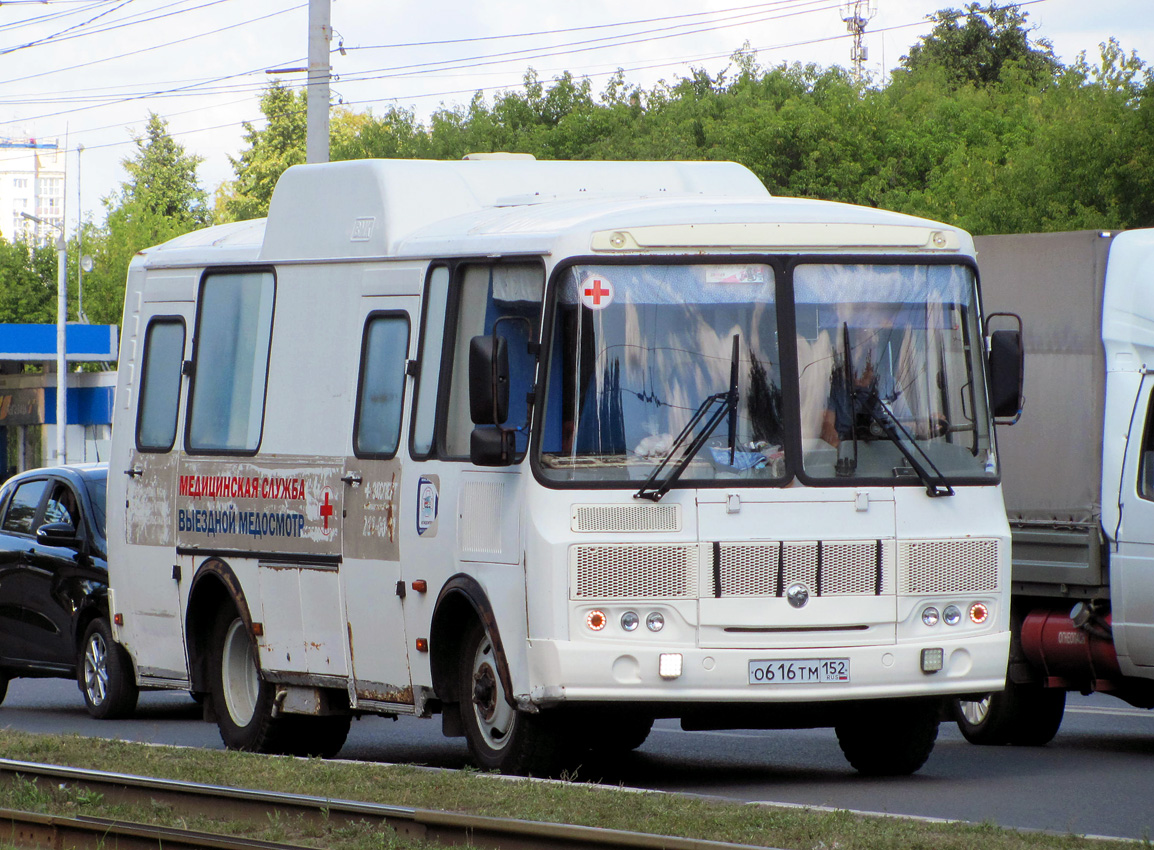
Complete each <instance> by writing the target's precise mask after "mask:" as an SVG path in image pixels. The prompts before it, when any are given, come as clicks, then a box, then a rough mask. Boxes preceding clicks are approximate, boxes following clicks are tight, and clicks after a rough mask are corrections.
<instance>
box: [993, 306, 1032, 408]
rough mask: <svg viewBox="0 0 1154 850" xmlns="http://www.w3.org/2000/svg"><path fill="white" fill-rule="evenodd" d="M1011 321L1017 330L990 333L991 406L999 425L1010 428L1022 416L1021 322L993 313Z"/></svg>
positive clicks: (1023, 352)
mask: <svg viewBox="0 0 1154 850" xmlns="http://www.w3.org/2000/svg"><path fill="white" fill-rule="evenodd" d="M996 317H1000V318H1012V319H1014V320H1015V321H1016V322H1017V325H1018V326H1017V328H1015V329H1012V330H996V331H993V332H991V333H990V406H991V408H992V409H993V414H994V419H995V420H1002V421H999V422H998V424H999V425H1013V424H1014V423H1015V422H1017V421H1018V420H1019V419H1020V418H1021V417H1022V390H1023V386H1024V382H1025V357H1026V354H1025V349H1024V348H1023V346H1022V319H1021V317H1020V316H1017V315H1015V314H1013V313H992V314H991V315H990V316H989V317H988V319H987V321H989V319H993V318H996Z"/></svg>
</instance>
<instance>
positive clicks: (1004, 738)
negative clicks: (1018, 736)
mask: <svg viewBox="0 0 1154 850" xmlns="http://www.w3.org/2000/svg"><path fill="white" fill-rule="evenodd" d="M1010 701H1011V702H1012V699H1011V700H1010ZM1006 703H1007V696H1006V691H997V692H995V693H992V694H986V695H985V696H984V697H982V698H981V699H974V700H970V699H956V700H954V706H953V708H954V719H955V720H957V722H958V729H959V730H960V731H961V733H962V736H963V737H964V738H965V739H966V740H967V741H969V742H970V743H971V744H978V745H983V746H1000V745H1002V744H1008V743H1010V735H1011V733H1012V732H1013V728H1012V727H1013V725H1014V723H1015V720H1016V718H1015V717H1014V712H1013V707H1012V706H1007V705H1006Z"/></svg>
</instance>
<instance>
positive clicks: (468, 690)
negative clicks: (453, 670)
mask: <svg viewBox="0 0 1154 850" xmlns="http://www.w3.org/2000/svg"><path fill="white" fill-rule="evenodd" d="M498 663H499V662H498V660H497V658H496V654H495V652H494V649H493V641H492V639H491V638H490V637H489V633H488V632H487V631H486V630H485V627H484V626H483V625H482V624H481V623H479V622H477V621H473V623H472V624H471V625H470V626H469V630H468V632H467V633H466V635H465V643H464V652H463V653H462V654H461V660H460V666H459V668H458V679H457V687H458V692H459V694H460V702H459V703H458V705H459V707H460V713H461V723H462V725H463V727H464V730H465V739H466V740H467V741H468V744H469V753H470V754H471V755H472V757H473V761H474V762H476V764H477V766H478V767H480V768H483V769H485V770H499V771H501V772H502V773H511V774H517V775H529V774H533V775H537V776H547V775H551V774H552V773H554V772H555V771H556V770H557V769H558V768H559V767H560V759H559V757H558V754H559V752H560V744H559V738H558V736H556V735H554V734H553V733H552V730H551V729H550V726H551V725H552V724H550V723H549V721H548V718H547V717H543V716H542V715H540V714H528V713H526V712H522V711H518V710H517V709H515V708H513V706H511V705H509V702H508V700H506V698H505V688H504V686H503V685H502V684H501V677H500V675H499V674H498Z"/></svg>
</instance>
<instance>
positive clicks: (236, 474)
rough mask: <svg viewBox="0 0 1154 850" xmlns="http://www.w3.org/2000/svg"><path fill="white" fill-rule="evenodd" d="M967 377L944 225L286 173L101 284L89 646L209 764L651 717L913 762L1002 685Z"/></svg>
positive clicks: (495, 745) (979, 416) (1001, 583)
mask: <svg viewBox="0 0 1154 850" xmlns="http://www.w3.org/2000/svg"><path fill="white" fill-rule="evenodd" d="M1003 333H1006V332H1003ZM986 350H987V346H986V332H985V328H984V325H983V320H982V315H981V312H980V299H979V295H978V283H977V275H976V268H975V261H974V252H973V243H972V240H971V238H970V236H969V235H968V234H966V233H964V232H962V231H959V230H957V229H955V228H951V227H948V226H945V225H941V224H937V223H935V222H931V221H925V220H921V219H915V218H910V217H907V216H901V215H896V214H892V213H887V212H881V211H877V210H870V209H862V208H857V207H851V206H845V205H837V204H830V203H823V202H816V201H803V200H795V199H786V198H773V197H770V195H769V194H768V193H767V192H766V191H765V188H764V187H763V186H762V184H761V183H760V181H758V180H757V178H756V177H755V176H754V175H753V174H752V173H751V172H749V171H748V170H746V169H745V168H743V167H741V166H738V165H735V164H732V163H716V162H715V163H702V162H669V163H661V162H642V163H637V162H628V163H616V162H537V161H535V160H533V159H532V157H523V156H516V155H504V156H499V155H498V156H494V155H486V156H482V157H478V158H473V157H470V158H467V160H466V161H458V162H432V161H388V160H373V161H359V162H342V163H333V164H325V165H307V166H298V167H294V168H291V169H289V170H288V171H287V172H286V173H285V174H284V175H283V176H282V177H281V179H280V181H279V183H278V185H277V187H276V191H275V194H274V196H273V199H272V203H271V207H270V210H269V215H268V217H267V219H264V220H259V221H248V222H241V223H237V224H228V225H222V226H218V227H213V228H210V229H207V230H204V231H201V232H197V233H192V234H189V235H187V236H183V237H180V238H178V239H175V240H173V241H171V242H169V243H167V244H164V245H161V246H158V247H156V248H153V249H150V250H148V251H144V252H142V253H141V254H140V255H139V256H137V257H136V259H135V260H134V261H133V262H132V265H131V268H130V270H129V273H128V282H127V293H126V298H125V309H124V320H123V343H122V348H121V352H122V359H121V363H120V376H119V384H118V387H117V396H116V413H115V420H114V430H113V434H114V437H113V449H112V458H111V465H112V469H113V473H112V474H110V479H111V483H110V485H109V505H110V506H115V509H111V510H110V511H109V515H110V516H109V538H110V549H111V552H110V557H109V561H110V563H111V565H112V566H111V568H110V573H111V598H112V610H113V612H114V625H115V636H116V638H117V639H118V640H119V642H120V643H121V644H122V645H123V646H124V647H125V648H126V649H127V651H128V652H129V653H130V655H131V659H132V664H133V667H134V673H135V676H136V679H137V682H138V684H139V686H140V687H142V688H173V689H187V690H190V691H192V692H193V693H194V694H196V695H198V696H201V697H203V702H204V706H205V712H206V718H207V719H215V721H216V722H217V724H218V725H219V728H220V731H221V735H222V738H223V739H224V741H225V743H226V744H227V745H228V746H230V747H234V748H240V749H249V750H259V751H266V752H289V753H306V754H317V755H329V754H333V753H335V752H337V751H338V750H339V749H340V748H341V746H342V744H343V742H344V739H345V735H346V734H347V732H348V728H349V720H350V718H351V717H353V716H357V715H362V714H366V713H376V714H382V715H415V716H421V717H429V716H435V715H439V716H440V717H441V722H442V728H443V730H444V732H445V734H447V735H456V736H461V735H463V736H465V737H466V738H467V740H468V745H469V748H470V751H471V753H472V756H473V758H474V759H475V761H476V762H477V764H478V765H480V766H482V767H484V768H488V769H494V768H495V769H500V770H503V771H507V772H520V773H523V772H534V773H541V772H548V771H552V770H555V769H557V768H558V767H562V766H565V765H566V764H569V763H571V762H572V761H574V760H578V759H583V758H586V757H587V756H588V755H589V753H590V752H591V751H599V752H601V753H613V752H623V751H627V750H628V749H630V748H633V747H636V746H639V745H640V744H641V743H642V742H643V741H644V740H645V738H646V735H647V734H648V733H649V730H650V727H651V726H652V724H653V721H654V719H655V718H680V721H681V724H682V726H683V727H684V728H685V729H689V730H706V729H724V728H786V727H834V728H836V731H837V736H838V739H839V741H840V744H841V747H842V749H843V750H844V752H845V754H846V756H847V758H848V759H849V761H850V762H851V764H853V765H854V766H855V767H856V768H857V769H858V770H859V771H863V772H865V773H875V774H877V773H890V774H901V773H910V772H913V771H916V770H917V769H918V768H919V767H920V766H921V765H922V764H923V762H924V761H925V759H926V758H927V757H928V756H929V754H930V751H931V749H932V747H933V744H934V740H935V738H936V735H937V729H938V722H939V717H940V714H939V711H940V709H942V707H943V705H944V704H945V703H946V702H948V701H949V700H951V699H952V698H953V697H956V696H957V695H960V694H976V693H983V692H988V691H994V690H998V689H1000V688H1001V687H1002V686H1003V684H1004V681H1005V671H1006V663H1007V655H1008V651H1009V622H1010V621H1009V605H1008V592H1009V569H1010V537H1009V527H1008V524H1007V521H1006V514H1005V506H1004V503H1003V501H1002V494H1001V487H1000V468H999V460H998V454H997V452H996V450H995V446H994V440H993V425H992V420H993V415H994V413H995V412H998V413H1008V414H1010V415H1012V414H1014V413H1015V412H1016V410H1017V405H1018V396H1017V394H1016V393H1017V384H1016V383H1015V382H1016V377H1015V375H1016V374H1017V370H1018V369H1019V367H1020V364H1019V363H1018V361H1017V360H1016V359H1015V358H1014V357H1013V356H1009V357H1005V358H1003V357H997V358H993V359H991V360H988V359H987V354H986ZM988 369H992V375H991V372H990V371H988ZM991 378H992V379H991ZM1003 385H1004V386H1006V387H1008V388H1009V389H1008V390H1007V391H1005V392H999V393H998V397H997V398H995V399H993V400H991V396H992V395H993V393H992V391H991V388H992V387H995V386H999V387H1000V386H1003Z"/></svg>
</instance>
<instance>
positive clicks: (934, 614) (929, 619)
mask: <svg viewBox="0 0 1154 850" xmlns="http://www.w3.org/2000/svg"><path fill="white" fill-rule="evenodd" d="M922 622H923V623H925V624H926V625H927V626H936V625H937V624H938V609H937V608H934V607H933V606H932V605H931V606H930V607H929V608H927V609H926V610H925V611H922Z"/></svg>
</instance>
